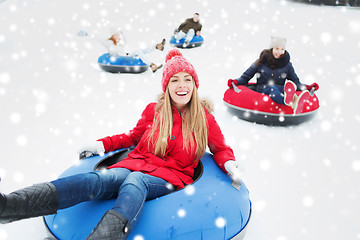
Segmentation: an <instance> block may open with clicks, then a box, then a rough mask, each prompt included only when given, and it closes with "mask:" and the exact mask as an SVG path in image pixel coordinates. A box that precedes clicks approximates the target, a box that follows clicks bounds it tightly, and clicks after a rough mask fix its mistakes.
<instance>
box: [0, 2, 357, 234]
mask: <svg viewBox="0 0 360 240" xmlns="http://www.w3.org/2000/svg"><path fill="white" fill-rule="evenodd" d="M195 12H199V13H200V20H201V21H202V23H203V25H204V27H203V34H202V35H203V37H204V38H205V43H204V45H203V46H202V47H201V48H196V49H186V50H182V52H183V55H184V56H185V57H186V58H188V59H190V61H191V62H192V63H193V65H194V66H195V68H196V69H197V72H198V75H199V78H200V88H199V91H200V94H201V95H202V96H203V97H208V98H210V99H211V100H212V101H213V102H214V103H215V106H216V111H215V117H216V119H217V120H218V122H219V123H220V125H221V127H222V130H223V133H224V135H225V136H226V139H227V141H228V143H229V144H230V145H231V146H232V148H233V149H234V151H235V154H236V157H237V159H239V160H240V161H241V162H242V164H243V180H244V181H245V183H246V184H247V187H248V188H249V190H250V194H251V200H252V202H253V215H252V219H251V222H250V226H249V230H248V234H247V238H246V239H249V240H251V239H252V240H270V239H271V240H303V239H310V240H317V239H331V240H337V239H349V240H350V239H360V229H359V222H360V215H359V213H360V206H359V200H360V186H359V182H360V177H359V175H360V158H359V155H360V154H359V146H358V143H359V140H358V139H359V137H358V134H359V133H360V131H359V130H360V128H359V127H360V110H359V109H360V108H359V107H358V103H357V100H358V99H357V95H358V91H359V90H358V89H359V86H360V62H359V54H360V51H359V50H360V11H359V10H358V9H352V8H344V7H325V6H312V5H303V4H300V3H294V2H287V1H277V0H251V1H237V0H226V1H221V2H220V1H210V0H208V1H203V0H198V1H194V0H182V1H180V0H179V1H164V0H162V1H158V0H153V1H149V0H132V1H115V0H104V1H92V0H89V1H83V0H78V1H70V0H62V1H60V0H51V1H40V0H26V1H25V0H5V1H0V110H1V117H0V133H1V138H0V146H1V148H0V149H1V150H0V176H1V179H2V181H1V183H0V190H1V191H2V192H5V193H8V192H11V191H13V190H16V189H18V188H20V187H25V186H28V185H31V184H33V183H38V182H42V181H49V180H52V179H55V178H56V177H57V176H58V175H59V174H60V173H61V172H62V171H64V170H65V169H66V168H68V167H69V166H71V165H72V164H74V162H76V161H77V149H78V148H79V146H81V145H83V144H84V143H86V142H89V141H93V140H96V139H97V138H100V137H104V136H106V135H112V134H116V133H121V132H125V131H128V130H130V129H131V128H132V127H134V125H135V123H136V122H137V120H138V118H139V116H140V114H141V112H142V110H143V108H144V107H145V106H146V104H147V103H148V102H149V101H153V100H155V99H156V96H157V94H158V93H160V91H161V88H160V80H161V71H158V72H156V73H155V74H153V73H151V71H146V72H145V73H142V74H138V75H131V74H110V73H106V72H103V71H101V70H100V69H99V67H98V65H97V58H98V56H99V55H100V54H102V53H103V52H105V49H104V48H103V46H101V45H100V44H98V43H97V42H95V41H94V40H92V39H90V38H87V37H79V36H78V35H77V33H78V31H80V30H83V31H87V32H89V33H92V34H95V35H97V36H104V37H106V36H107V35H108V34H109V29H110V26H116V27H121V28H122V29H123V31H124V32H125V34H126V38H127V41H128V43H129V47H130V48H133V49H135V48H137V47H139V46H143V45H151V44H155V43H157V42H159V41H161V39H162V38H166V39H167V40H168V41H169V40H170V36H171V34H172V32H173V30H174V29H175V28H176V27H177V26H178V25H179V24H180V23H181V22H182V21H183V20H184V19H185V18H188V17H191V16H192V15H193V13H195ZM271 35H280V36H285V37H286V38H287V39H288V47H287V50H288V51H289V52H290V54H291V61H292V63H293V65H294V67H295V70H296V72H297V74H298V75H299V77H300V79H301V81H302V82H303V83H312V82H314V81H316V82H318V83H319V85H320V90H319V91H318V92H317V95H318V97H319V99H320V105H321V107H320V110H319V113H318V114H317V116H316V117H315V119H313V121H311V122H307V123H304V124H302V125H299V126H295V127H268V126H263V125H257V124H251V123H248V122H244V121H242V120H238V119H237V118H235V117H233V116H232V115H231V114H230V113H228V112H227V110H226V108H225V106H224V104H223V102H222V97H223V93H224V91H225V90H226V88H227V84H226V83H227V79H229V78H235V77H239V76H240V75H241V73H242V72H243V71H245V70H246V68H247V67H248V66H249V65H250V64H251V63H252V62H253V61H255V60H256V58H257V57H258V55H259V53H260V51H261V50H263V49H264V48H267V47H268V44H269V39H270V36H271ZM170 48H171V47H170V46H169V45H167V46H166V48H165V51H164V52H163V53H159V52H158V51H157V52H154V53H152V55H151V56H152V57H153V59H154V62H156V63H161V62H163V61H164V57H165V54H166V52H167V51H168V50H169V49H170ZM44 237H45V229H44V226H43V223H42V219H41V218H36V219H31V220H24V221H20V222H15V223H11V224H8V225H1V226H0V240H4V239H9V240H15V239H17V240H18V239H43V238H44Z"/></svg>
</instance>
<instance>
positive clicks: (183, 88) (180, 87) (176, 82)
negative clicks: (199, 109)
mask: <svg viewBox="0 0 360 240" xmlns="http://www.w3.org/2000/svg"><path fill="white" fill-rule="evenodd" d="M193 82H194V80H193V77H192V76H191V75H190V74H189V73H187V72H179V73H176V74H174V75H173V76H172V77H171V78H170V81H169V83H168V88H169V93H170V97H171V103H172V104H173V106H175V107H176V108H177V109H184V108H185V107H186V105H187V104H188V103H189V101H190V100H191V96H192V93H193V91H194V83H193Z"/></svg>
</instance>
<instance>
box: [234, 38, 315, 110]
mask: <svg viewBox="0 0 360 240" xmlns="http://www.w3.org/2000/svg"><path fill="white" fill-rule="evenodd" d="M285 45H286V39H285V38H281V37H271V41H270V48H269V49H265V50H263V51H262V52H261V53H260V57H259V59H257V60H256V61H255V62H254V63H253V64H252V65H251V66H250V67H249V68H248V69H247V70H246V71H245V72H244V73H243V74H242V75H241V76H240V77H239V78H237V79H229V80H228V86H229V87H230V88H232V87H233V85H232V84H233V83H234V84H235V85H246V84H248V82H249V81H250V79H252V78H253V77H254V75H256V78H257V79H256V83H257V89H256V91H258V92H260V93H264V94H266V95H269V97H270V98H271V99H272V100H273V101H274V102H276V103H280V104H285V105H288V106H290V107H291V108H293V110H294V114H299V113H301V112H302V110H303V106H304V103H305V102H306V101H307V99H309V97H310V92H309V91H310V90H312V89H314V90H318V89H319V85H318V84H317V83H313V84H311V85H306V84H302V83H300V80H299V77H298V76H297V75H296V73H295V70H294V68H293V66H292V64H291V62H290V54H289V52H288V51H286V50H285ZM297 90H301V91H302V92H301V93H300V95H299V96H298V95H296V94H295V92H296V91H297Z"/></svg>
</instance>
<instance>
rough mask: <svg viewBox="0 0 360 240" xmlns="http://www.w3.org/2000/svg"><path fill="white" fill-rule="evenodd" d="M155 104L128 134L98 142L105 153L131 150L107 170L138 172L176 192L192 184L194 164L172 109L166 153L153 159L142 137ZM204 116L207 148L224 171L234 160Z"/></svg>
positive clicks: (216, 127) (214, 124) (211, 121)
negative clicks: (128, 148)
mask: <svg viewBox="0 0 360 240" xmlns="http://www.w3.org/2000/svg"><path fill="white" fill-rule="evenodd" d="M155 106H156V103H150V104H149V105H148V106H147V107H146V108H145V110H144V112H143V113H142V115H141V119H140V120H139V121H138V123H137V125H136V127H135V128H134V129H133V130H131V131H130V132H128V133H124V134H119V135H114V136H111V137H105V138H102V139H99V140H98V141H102V142H103V144H104V147H105V152H109V151H114V150H116V149H120V148H126V147H130V146H135V145H136V147H135V149H134V150H133V151H132V152H131V153H129V155H128V157H127V158H124V159H123V160H122V161H121V162H118V163H116V164H114V165H112V166H110V167H109V168H119V167H121V168H127V169H129V170H131V171H140V172H143V173H146V174H149V175H152V176H156V177H160V178H162V179H164V180H166V181H168V182H169V183H171V184H173V185H174V186H176V187H177V188H178V189H180V188H183V187H184V186H185V185H187V184H191V183H192V182H193V180H192V177H193V175H194V169H195V168H196V166H197V164H198V161H196V162H195V161H194V160H195V153H188V152H187V151H186V150H183V137H182V117H181V116H180V114H179V113H178V111H177V110H176V108H173V120H174V122H173V129H172V135H171V137H169V138H168V140H167V141H168V149H167V151H166V154H165V156H164V157H163V158H159V157H157V156H155V155H154V154H153V153H152V151H151V150H150V149H153V146H150V147H148V142H147V140H146V136H147V134H148V133H149V131H150V129H151V126H152V123H153V120H154V114H155ZM205 112H206V118H207V122H208V128H207V130H208V146H209V149H210V151H211V153H213V157H214V160H215V162H216V163H217V164H218V166H219V167H220V168H221V169H223V170H224V171H225V168H224V163H225V162H226V161H227V160H235V157H234V154H233V151H232V149H231V148H230V147H229V146H227V145H226V144H225V139H224V136H223V135H222V133H221V130H220V128H219V125H218V124H217V122H216V121H215V118H214V116H213V115H211V114H210V113H208V112H207V111H205Z"/></svg>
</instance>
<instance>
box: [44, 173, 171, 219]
mask: <svg viewBox="0 0 360 240" xmlns="http://www.w3.org/2000/svg"><path fill="white" fill-rule="evenodd" d="M51 183H52V184H54V185H55V187H56V190H57V192H58V199H59V209H64V208H68V207H71V206H74V205H76V204H78V203H81V202H85V201H90V200H106V199H111V198H116V201H115V204H114V206H113V208H112V209H114V210H116V211H118V212H120V213H121V214H122V215H123V216H124V217H125V218H126V219H127V220H128V221H129V223H130V225H132V226H134V224H135V223H136V220H137V219H138V215H139V214H140V213H141V210H142V208H143V206H144V203H145V201H146V200H151V199H154V198H157V197H160V196H162V195H165V194H168V193H170V192H172V191H174V190H175V188H174V186H173V185H172V184H170V183H168V182H167V181H165V180H163V179H161V178H158V177H154V176H150V175H147V174H144V173H141V172H131V171H130V170H128V169H125V168H112V169H110V170H106V171H94V172H89V173H82V174H77V175H73V176H69V177H65V178H59V179H57V180H55V181H52V182H51Z"/></svg>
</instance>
